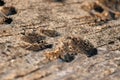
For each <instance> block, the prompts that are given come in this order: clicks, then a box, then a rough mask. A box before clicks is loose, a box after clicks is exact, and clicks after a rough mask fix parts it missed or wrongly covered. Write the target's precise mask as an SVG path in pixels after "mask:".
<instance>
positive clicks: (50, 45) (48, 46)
mask: <svg viewBox="0 0 120 80" xmlns="http://www.w3.org/2000/svg"><path fill="white" fill-rule="evenodd" d="M52 47H53V45H52V44H48V45H45V48H52Z"/></svg>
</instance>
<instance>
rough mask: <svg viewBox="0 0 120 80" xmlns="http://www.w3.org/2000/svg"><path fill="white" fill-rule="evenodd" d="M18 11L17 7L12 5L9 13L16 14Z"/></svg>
mask: <svg viewBox="0 0 120 80" xmlns="http://www.w3.org/2000/svg"><path fill="white" fill-rule="evenodd" d="M16 13H17V11H16V9H15V8H14V7H11V8H10V12H9V14H8V15H14V14H16Z"/></svg>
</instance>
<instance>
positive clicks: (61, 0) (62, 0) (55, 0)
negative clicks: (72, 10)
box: [54, 0, 65, 2]
mask: <svg viewBox="0 0 120 80" xmlns="http://www.w3.org/2000/svg"><path fill="white" fill-rule="evenodd" d="M64 1H65V0H54V2H64Z"/></svg>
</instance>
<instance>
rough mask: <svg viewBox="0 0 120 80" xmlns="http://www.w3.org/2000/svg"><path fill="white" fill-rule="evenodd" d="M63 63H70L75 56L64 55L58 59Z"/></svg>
mask: <svg viewBox="0 0 120 80" xmlns="http://www.w3.org/2000/svg"><path fill="white" fill-rule="evenodd" d="M59 58H60V59H61V60H62V61H63V62H71V61H73V60H74V59H75V55H74V54H69V53H67V54H65V55H64V56H63V57H61V56H60V57H59Z"/></svg>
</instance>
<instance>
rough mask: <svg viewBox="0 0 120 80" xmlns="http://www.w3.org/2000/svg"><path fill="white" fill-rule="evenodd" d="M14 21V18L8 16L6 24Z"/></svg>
mask: <svg viewBox="0 0 120 80" xmlns="http://www.w3.org/2000/svg"><path fill="white" fill-rule="evenodd" d="M12 21H13V20H12V19H11V18H7V19H6V20H5V23H6V24H10V23H11V22H12Z"/></svg>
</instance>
